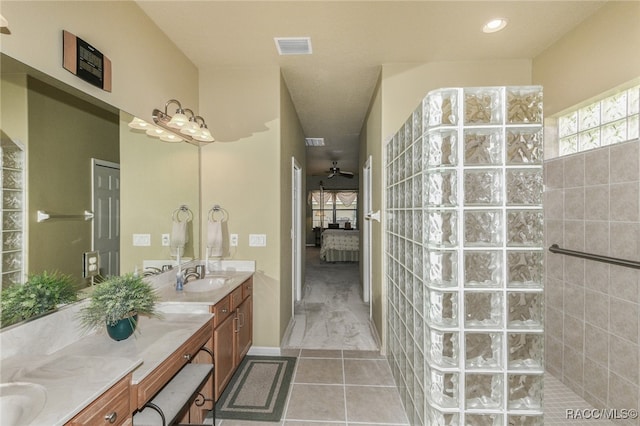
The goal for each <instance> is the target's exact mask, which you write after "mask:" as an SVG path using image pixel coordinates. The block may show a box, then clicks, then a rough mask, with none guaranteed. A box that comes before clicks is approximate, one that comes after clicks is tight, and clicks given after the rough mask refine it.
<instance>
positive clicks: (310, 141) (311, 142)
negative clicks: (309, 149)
mask: <svg viewBox="0 0 640 426" xmlns="http://www.w3.org/2000/svg"><path fill="white" fill-rule="evenodd" d="M304 144H305V145H306V146H324V138H305V140H304Z"/></svg>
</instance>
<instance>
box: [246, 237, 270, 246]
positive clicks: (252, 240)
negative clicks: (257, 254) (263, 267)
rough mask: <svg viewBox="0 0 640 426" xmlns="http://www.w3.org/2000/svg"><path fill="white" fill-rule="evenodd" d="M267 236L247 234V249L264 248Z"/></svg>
mask: <svg viewBox="0 0 640 426" xmlns="http://www.w3.org/2000/svg"><path fill="white" fill-rule="evenodd" d="M266 246H267V236H266V235H265V234H249V247H266Z"/></svg>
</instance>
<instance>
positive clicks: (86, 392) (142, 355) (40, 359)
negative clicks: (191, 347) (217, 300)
mask: <svg viewBox="0 0 640 426" xmlns="http://www.w3.org/2000/svg"><path fill="white" fill-rule="evenodd" d="M212 317H213V315H211V314H202V313H201V314H187V313H179V314H170V313H165V314H163V318H161V319H149V318H147V317H140V319H139V323H138V329H137V330H136V334H135V335H134V336H132V337H130V338H128V339H127V340H123V341H120V342H116V341H114V340H111V338H109V336H107V334H106V331H105V332H103V333H94V334H91V335H88V336H86V337H83V338H82V339H80V340H78V341H76V342H74V343H72V344H70V345H68V346H66V347H64V348H62V349H60V350H58V351H56V352H53V353H51V354H47V353H46V352H45V351H43V352H42V353H41V354H34V355H21V356H14V357H11V358H6V359H3V360H2V365H1V367H0V372H1V377H2V383H7V382H27V383H34V384H37V385H41V386H43V387H44V388H45V389H46V402H45V405H44V407H43V409H42V410H41V411H40V413H38V415H37V416H36V417H35V418H34V419H33V420H31V422H30V423H29V425H46V426H50V425H63V424H64V423H65V422H67V421H69V420H70V419H71V418H73V416H75V415H76V414H77V413H79V412H80V411H81V410H82V409H84V408H85V407H86V406H87V405H89V404H90V403H91V402H92V401H94V400H95V399H96V398H98V397H99V396H100V395H102V394H103V393H104V392H105V391H107V390H108V389H109V388H110V387H111V386H113V385H114V384H115V383H117V382H118V381H119V380H120V379H122V378H123V377H125V376H126V375H127V374H129V373H130V372H133V375H132V383H133V384H136V383H139V382H140V381H141V380H143V379H144V378H145V377H147V375H148V374H149V373H150V372H151V371H153V369H155V368H156V367H157V366H158V365H160V364H161V363H162V362H163V361H164V360H165V359H166V358H167V357H169V356H170V355H171V354H172V353H173V352H174V351H176V350H177V349H178V348H179V347H180V346H181V345H182V344H183V343H184V342H186V341H187V340H188V339H189V338H190V337H191V336H192V335H193V334H194V333H195V332H196V331H198V330H199V329H200V328H201V327H202V326H203V325H204V324H206V323H207V321H209V320H211V318H212Z"/></svg>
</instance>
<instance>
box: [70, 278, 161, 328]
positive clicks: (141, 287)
mask: <svg viewBox="0 0 640 426" xmlns="http://www.w3.org/2000/svg"><path fill="white" fill-rule="evenodd" d="M159 300H160V297H159V296H158V294H157V293H156V291H155V290H154V289H153V287H151V285H149V284H148V283H146V282H145V281H143V279H142V277H140V276H136V275H134V274H126V275H122V276H112V277H107V279H106V280H105V281H104V282H102V283H100V284H98V285H96V286H95V289H94V291H93V293H92V294H91V298H90V300H89V304H88V305H87V306H85V307H84V308H82V309H81V310H80V312H79V318H80V322H81V324H82V325H83V326H84V327H85V328H87V329H94V328H99V327H104V326H105V324H108V325H115V324H116V323H117V322H118V321H119V320H121V319H125V318H129V321H131V322H134V319H133V315H136V314H137V315H144V316H148V317H159V316H160V315H159V313H158V312H157V311H156V308H155V304H156V302H158V301H159Z"/></svg>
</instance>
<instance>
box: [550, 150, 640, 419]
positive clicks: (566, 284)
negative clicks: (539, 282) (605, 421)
mask: <svg viewBox="0 0 640 426" xmlns="http://www.w3.org/2000/svg"><path fill="white" fill-rule="evenodd" d="M544 169H545V228H546V229H545V240H546V241H545V243H546V244H545V245H546V247H548V246H550V245H551V244H558V245H559V246H561V247H563V248H566V249H570V250H578V251H584V252H588V253H595V254H601V255H605V256H612V257H619V258H624V259H630V260H636V261H638V260H639V259H640V201H639V199H640V141H632V142H626V143H622V144H617V145H611V146H606V147H602V148H598V149H594V150H591V151H586V152H583V153H578V154H573V155H570V156H566V157H562V158H557V159H553V160H548V161H546V162H545V164H544ZM545 261H546V280H545V363H546V365H545V367H546V369H547V370H548V371H549V372H550V373H552V374H553V375H555V376H556V377H558V378H560V379H561V380H562V381H563V382H564V383H565V384H567V385H568V386H569V387H570V388H572V389H573V390H574V391H575V392H576V393H577V394H578V395H581V396H583V397H584V398H585V399H586V400H587V401H588V402H589V403H591V404H592V405H594V406H595V407H598V408H619V409H638V408H640V407H638V405H639V402H638V401H639V400H640V391H639V385H640V358H639V357H640V344H639V342H640V326H639V325H640V304H639V303H640V300H639V295H640V288H639V285H640V270H637V269H630V268H625V267H621V266H613V265H609V264H606V263H600V262H594V261H590V260H583V259H579V258H575V257H568V256H564V255H560V254H552V253H549V252H547V254H546V260H545ZM567 408H570V407H567ZM630 424H634V425H640V422H638V421H637V420H636V421H634V422H631V423H630Z"/></svg>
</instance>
